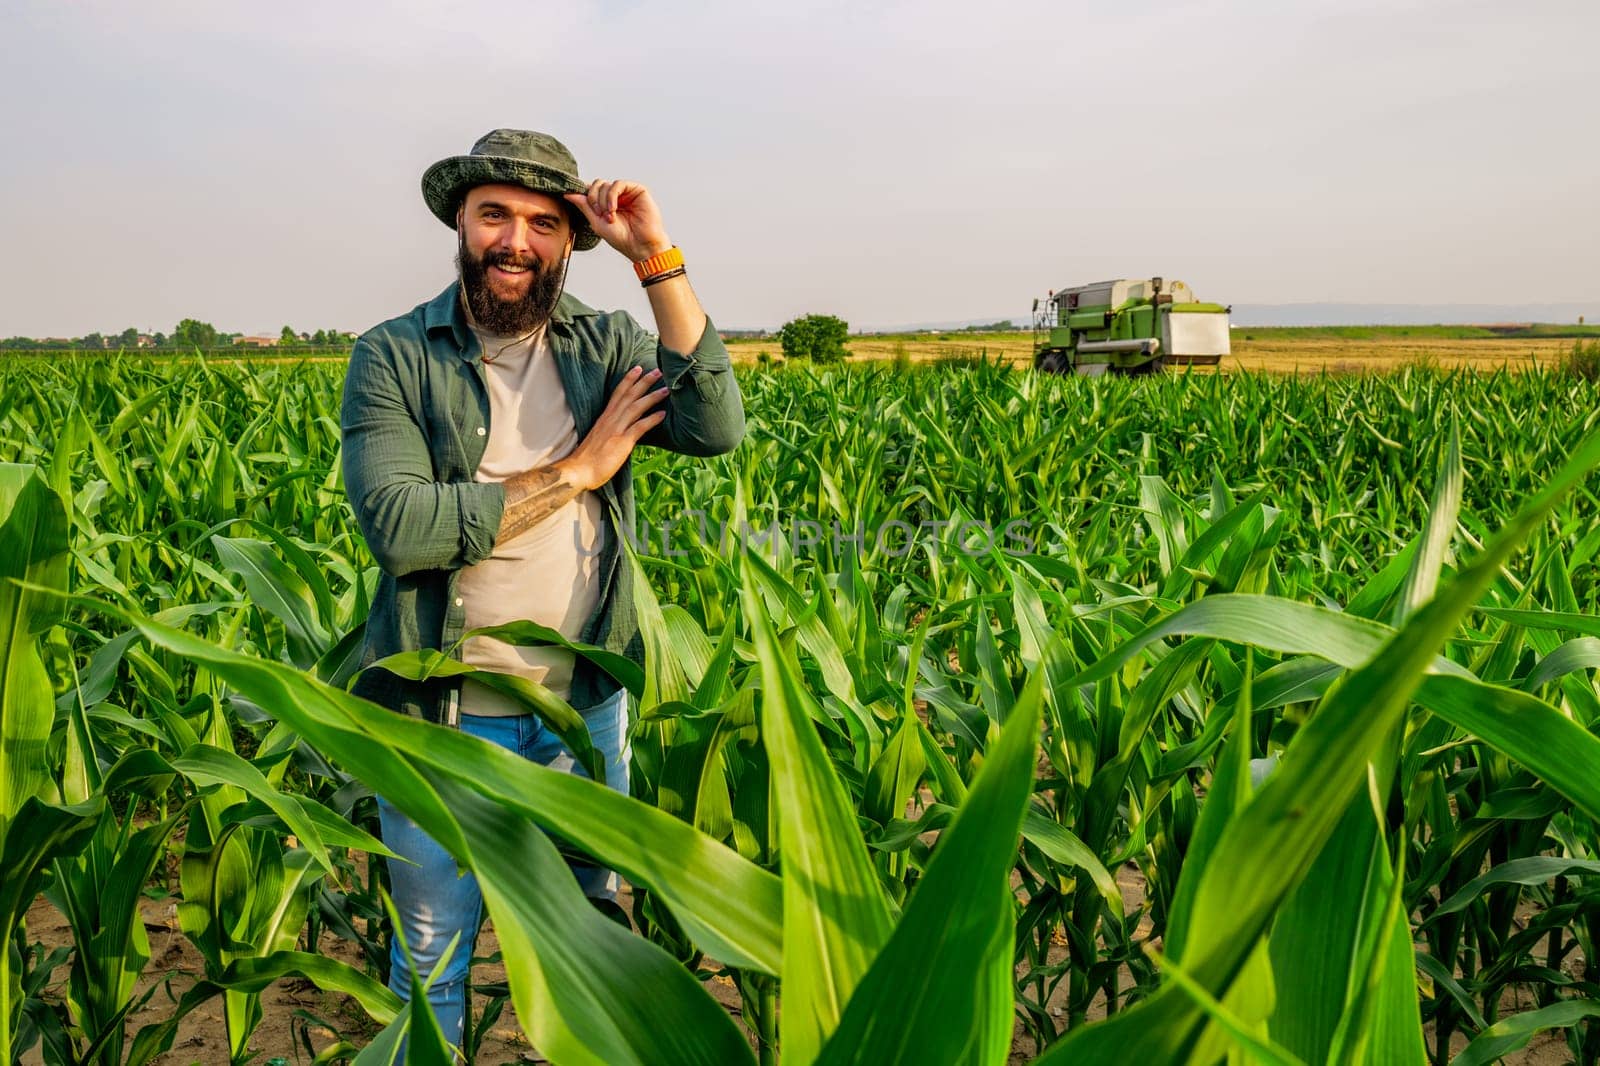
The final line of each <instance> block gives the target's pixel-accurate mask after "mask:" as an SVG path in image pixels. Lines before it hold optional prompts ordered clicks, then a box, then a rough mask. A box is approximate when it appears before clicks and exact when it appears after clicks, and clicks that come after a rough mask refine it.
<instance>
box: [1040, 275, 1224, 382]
mask: <svg viewBox="0 0 1600 1066" xmlns="http://www.w3.org/2000/svg"><path fill="white" fill-rule="evenodd" d="M1232 310H1233V308H1231V307H1224V306H1223V305H1222V304H1207V303H1201V302H1200V301H1198V300H1196V299H1195V298H1194V292H1193V291H1192V290H1191V289H1190V288H1189V286H1187V285H1185V284H1184V283H1183V282H1181V281H1173V282H1163V281H1162V280H1161V279H1160V278H1135V279H1131V280H1130V279H1122V280H1119V281H1101V282H1097V283H1095V284H1093V285H1080V286H1078V287H1077V288H1075V289H1062V290H1061V291H1060V292H1054V291H1052V292H1051V293H1050V295H1049V296H1047V297H1046V298H1045V299H1044V301H1043V302H1042V303H1041V302H1040V301H1039V300H1034V301H1033V366H1034V369H1036V370H1043V371H1046V372H1048V373H1051V374H1084V375H1087V376H1090V377H1094V376H1098V375H1100V374H1105V373H1112V374H1151V373H1156V372H1159V371H1161V370H1163V369H1165V368H1166V367H1168V366H1187V365H1191V364H1197V365H1201V366H1214V365H1216V363H1217V362H1218V361H1219V360H1221V358H1222V357H1223V356H1225V355H1227V354H1228V312H1230V311H1232Z"/></svg>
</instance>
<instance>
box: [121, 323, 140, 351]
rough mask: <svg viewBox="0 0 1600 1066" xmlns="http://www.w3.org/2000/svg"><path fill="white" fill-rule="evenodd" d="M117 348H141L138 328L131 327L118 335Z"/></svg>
mask: <svg viewBox="0 0 1600 1066" xmlns="http://www.w3.org/2000/svg"><path fill="white" fill-rule="evenodd" d="M117 347H118V348H137V347H139V330H138V327H136V326H129V327H128V328H127V329H125V330H123V331H122V332H121V333H119V334H117Z"/></svg>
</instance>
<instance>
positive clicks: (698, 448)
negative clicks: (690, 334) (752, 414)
mask: <svg viewBox="0 0 1600 1066" xmlns="http://www.w3.org/2000/svg"><path fill="white" fill-rule="evenodd" d="M633 326H634V328H633V330H632V333H633V336H632V337H631V338H630V339H629V342H628V350H629V354H628V359H627V361H626V362H625V363H624V364H623V365H622V367H621V368H620V369H619V370H618V372H617V376H616V377H615V378H614V379H613V380H612V382H611V384H610V388H615V387H616V384H617V383H618V382H619V381H620V380H621V375H622V374H624V373H626V372H627V371H628V369H629V368H630V367H635V366H638V367H643V368H644V369H646V370H654V369H656V368H658V367H659V368H660V370H661V380H662V382H663V384H665V385H666V387H667V389H668V390H669V391H668V392H667V396H666V399H665V400H663V401H662V403H663V405H664V406H665V409H666V412H667V417H666V418H665V419H664V420H663V421H662V422H661V424H660V425H658V426H656V427H655V428H654V429H652V430H650V431H649V432H648V433H646V434H645V435H644V436H643V437H642V438H640V441H639V443H641V444H649V445H651V446H653V447H657V448H666V449H667V450H669V451H674V452H682V453H683V454H684V455H699V456H707V455H721V454H723V453H725V452H731V451H733V449H734V448H736V447H738V445H739V441H741V440H742V439H744V399H743V398H742V397H741V396H740V395H739V382H738V380H737V379H735V377H734V375H733V363H732V361H731V360H730V359H729V358H728V348H727V346H726V345H725V344H723V343H722V338H721V337H720V336H718V335H717V329H716V327H715V326H713V325H712V324H711V320H710V319H709V318H707V319H706V328H705V332H704V333H702V334H701V335H700V342H699V343H698V344H696V345H695V347H694V351H692V352H687V353H685V352H679V351H675V350H673V349H671V348H668V347H667V346H666V345H664V344H662V343H661V342H660V341H659V340H658V339H657V338H656V337H655V336H654V335H652V334H650V333H647V332H645V330H644V329H643V328H642V327H640V326H638V324H637V323H634V324H633ZM607 391H608V393H609V391H610V390H609V389H608V390H607Z"/></svg>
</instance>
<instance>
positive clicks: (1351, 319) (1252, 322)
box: [1231, 301, 1600, 326]
mask: <svg viewBox="0 0 1600 1066" xmlns="http://www.w3.org/2000/svg"><path fill="white" fill-rule="evenodd" d="M1580 315H1582V316H1584V320H1585V321H1586V322H1591V323H1592V322H1596V321H1600V301H1596V302H1595V303H1592V304H1320V303H1318V304H1311V303H1306V304H1244V303H1236V304H1234V305H1233V315H1232V316H1231V321H1232V322H1233V324H1234V325H1236V326H1421V325H1441V326H1451V325H1488V324H1490V323H1497V322H1552V323H1562V324H1567V323H1571V324H1576V323H1577V321H1578V317H1579V316H1580Z"/></svg>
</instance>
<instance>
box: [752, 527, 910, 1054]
mask: <svg viewBox="0 0 1600 1066" xmlns="http://www.w3.org/2000/svg"><path fill="white" fill-rule="evenodd" d="M751 558H752V553H750V552H749V551H746V552H745V555H744V561H745V563H746V564H747V565H746V567H745V569H744V606H745V611H746V612H747V615H748V618H749V623H750V629H751V635H752V637H753V642H754V644H755V648H756V654H757V656H758V657H759V659H760V664H761V732H762V739H763V741H764V742H765V744H766V749H767V757H768V759H769V760H770V761H771V764H772V789H773V797H774V800H775V802H776V803H777V807H778V850H779V855H780V858H781V861H782V865H783V973H782V977H783V990H784V996H783V1003H784V1009H783V1016H782V1036H781V1038H782V1041H783V1047H784V1054H785V1055H786V1056H788V1057H789V1058H791V1059H792V1060H795V1061H799V1062H810V1061H811V1060H812V1059H814V1058H816V1056H817V1055H818V1054H819V1053H820V1052H821V1050H822V1047H823V1045H824V1044H825V1043H826V1042H827V1039H828V1036H829V1034H831V1033H832V1032H833V1031H834V1029H835V1028H836V1027H837V1026H838V1024H839V1019H840V1017H841V1016H842V1015H843V1013H844V1009H845V1004H847V1003H848V1002H849V1000H850V996H851V994H852V993H853V992H854V991H855V988H856V986H857V985H858V984H859V983H860V981H861V979H862V978H863V977H864V976H865V975H866V973H867V970H868V969H869V968H870V967H871V965H872V960H873V958H874V957H875V956H876V955H877V953H878V951H879V949H880V948H882V946H883V944H884V942H885V941H887V940H888V938H889V931H890V916H889V907H888V903H887V901H886V900H885V899H884V896H883V889H882V887H881V886H880V885H879V882H878V877H877V874H876V873H875V872H874V871H873V869H872V864H871V862H870V861H869V860H868V858H867V850H866V847H865V845H864V844H863V843H862V840H861V834H860V830H859V829H858V828H857V826H856V816H855V811H854V809H853V805H852V804H851V802H850V799H849V797H848V796H847V795H846V794H845V791H844V787H843V786H842V785H841V784H840V782H839V779H838V777H837V776H836V775H835V774H834V772H833V769H832V767H831V765H830V764H829V761H828V757H827V754H826V752H824V751H823V748H822V742H821V740H820V739H819V738H818V737H817V733H816V729H815V727H814V726H813V725H812V724H811V719H810V717H809V716H808V715H807V714H806V713H805V711H804V709H803V708H804V705H805V700H804V697H803V695H802V693H801V690H800V684H799V681H798V679H797V678H796V677H795V676H794V674H793V672H792V670H791V669H790V667H789V662H788V659H787V657H786V656H785V655H784V654H783V651H782V650H781V649H780V648H779V646H778V638H777V634H776V633H774V632H773V629H772V622H771V620H770V619H769V618H768V616H767V613H766V608H765V606H764V605H763V603H762V600H761V595H760V593H759V591H758V587H757V585H756V583H755V578H754V566H752V565H749V564H750V561H751Z"/></svg>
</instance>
